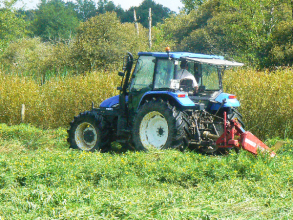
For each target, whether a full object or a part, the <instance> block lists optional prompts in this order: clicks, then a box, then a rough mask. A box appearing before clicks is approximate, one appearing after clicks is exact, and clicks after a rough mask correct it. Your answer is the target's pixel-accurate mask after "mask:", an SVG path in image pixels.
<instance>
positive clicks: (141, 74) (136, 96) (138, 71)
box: [128, 56, 156, 116]
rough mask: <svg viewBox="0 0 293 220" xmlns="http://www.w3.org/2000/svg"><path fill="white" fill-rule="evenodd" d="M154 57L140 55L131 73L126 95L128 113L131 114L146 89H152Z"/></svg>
mask: <svg viewBox="0 0 293 220" xmlns="http://www.w3.org/2000/svg"><path fill="white" fill-rule="evenodd" d="M155 64H156V58H155V57H153V56H140V57H139V58H138V60H137V63H136V66H135V69H134V72H133V74H132V79H131V84H130V88H129V96H128V110H129V115H130V116H133V115H134V113H135V111H136V109H137V107H138V105H139V102H140V100H141V98H142V96H143V94H145V93H146V92H148V91H151V90H152V89H153V77H154V70H155Z"/></svg>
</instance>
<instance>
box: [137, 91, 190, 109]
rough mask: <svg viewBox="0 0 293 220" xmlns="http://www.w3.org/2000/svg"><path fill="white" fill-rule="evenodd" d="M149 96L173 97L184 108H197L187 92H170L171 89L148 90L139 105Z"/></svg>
mask: <svg viewBox="0 0 293 220" xmlns="http://www.w3.org/2000/svg"><path fill="white" fill-rule="evenodd" d="M148 97H162V98H163V97H167V98H171V99H173V100H174V101H176V102H177V104H179V106H181V107H182V108H195V104H194V102H193V101H192V100H191V99H190V98H189V97H188V95H187V93H185V92H170V91H149V92H146V93H145V94H144V95H143V96H142V98H141V100H140V103H139V105H138V107H139V106H140V105H141V103H142V102H143V101H144V100H145V99H147V98H148Z"/></svg>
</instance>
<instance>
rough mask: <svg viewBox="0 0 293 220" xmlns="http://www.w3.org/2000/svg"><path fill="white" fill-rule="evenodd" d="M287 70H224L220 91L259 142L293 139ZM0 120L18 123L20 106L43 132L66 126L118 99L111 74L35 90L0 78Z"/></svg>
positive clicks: (19, 79)
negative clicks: (233, 101)
mask: <svg viewBox="0 0 293 220" xmlns="http://www.w3.org/2000/svg"><path fill="white" fill-rule="evenodd" d="M291 72H292V70H291V69H283V70H282V69H279V70H277V71H275V72H267V71H261V72H259V71H256V70H253V69H243V70H237V71H236V70H234V71H232V70H231V71H227V72H226V73H225V78H224V91H225V92H228V93H231V94H236V95H237V98H238V99H239V100H240V102H241V109H240V111H241V113H242V114H243V119H244V122H245V124H246V125H247V126H246V129H247V130H250V131H251V132H252V133H253V134H255V135H256V136H257V137H259V138H261V139H267V138H271V137H280V138H293V121H292V118H293V115H292V111H290V109H292V107H293V99H292V95H291V94H292V93H293V87H292V85H293V81H292V77H291ZM0 76H1V77H0V94H1V97H0V112H1V114H0V121H1V122H4V123H8V124H18V123H19V122H20V110H21V104H25V105H26V119H25V120H26V122H27V123H31V124H33V125H35V126H39V127H44V128H48V127H51V128H56V127H60V126H67V125H68V123H69V121H71V120H72V119H73V117H74V116H75V115H77V114H79V113H80V112H83V111H85V110H88V109H90V106H91V103H92V102H94V103H95V106H98V105H99V104H100V103H101V102H102V101H103V100H105V99H107V98H109V97H112V96H114V95H117V93H118V92H117V90H116V87H117V86H119V82H120V78H119V77H118V76H117V74H116V71H112V72H111V73H110V72H104V73H103V72H98V73H88V74H85V75H78V76H72V75H67V76H63V77H51V78H50V79H47V81H46V82H45V84H43V85H42V86H40V83H39V82H40V81H35V80H34V79H32V78H31V77H23V76H9V75H7V74H1V75H0Z"/></svg>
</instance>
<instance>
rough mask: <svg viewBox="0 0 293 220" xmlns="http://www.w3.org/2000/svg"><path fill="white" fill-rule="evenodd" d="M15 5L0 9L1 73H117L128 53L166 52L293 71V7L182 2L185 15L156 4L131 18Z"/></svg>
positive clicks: (268, 2)
mask: <svg viewBox="0 0 293 220" xmlns="http://www.w3.org/2000/svg"><path fill="white" fill-rule="evenodd" d="M17 1H18V0H6V1H4V3H2V8H1V9H0V21H1V22H0V62H1V67H2V71H3V70H5V71H8V72H21V73H22V74H24V73H25V72H27V73H36V74H41V75H46V74H48V72H56V73H60V72H64V71H65V72H67V71H69V70H70V71H73V72H75V73H84V72H86V71H92V70H95V69H103V70H107V69H110V66H112V67H113V65H114V66H115V65H117V66H118V65H119V63H120V61H121V57H123V54H124V53H125V52H126V51H131V52H133V53H134V54H135V53H137V52H138V51H149V50H151V51H163V48H164V47H165V46H171V48H172V50H173V51H189V52H196V53H207V54H218V55H223V56H225V57H226V58H227V59H235V60H237V61H242V62H245V63H246V64H247V65H250V66H254V67H257V68H260V69H261V68H275V67H279V66H291V65H292V63H293V33H292V30H293V19H292V2H291V1H289V0H258V1H255V0H238V1H233V0H181V1H182V3H183V5H184V7H183V8H182V10H181V12H180V13H179V14H176V13H175V12H172V11H171V10H170V9H168V8H166V7H163V6H162V5H160V4H157V3H156V2H155V1H153V0H144V1H143V2H142V3H141V5H140V6H138V7H132V8H130V9H128V10H123V9H122V8H121V7H120V6H119V5H118V6H116V5H115V4H114V3H113V2H112V1H108V0H99V1H98V2H97V4H96V3H95V2H94V1H93V0H77V1H76V2H75V3H73V2H65V1H63V0H42V1H41V3H40V4H39V5H38V7H37V9H34V10H22V9H15V8H14V5H15V3H17ZM149 8H152V20H153V26H152V41H153V43H152V48H149V46H148V34H147V28H148V9H149ZM134 10H135V11H136V14H137V17H138V22H139V27H138V28H139V30H140V31H139V33H138V32H137V31H136V30H135V27H134V24H133V23H134V18H133V13H134ZM112 67H111V68H112Z"/></svg>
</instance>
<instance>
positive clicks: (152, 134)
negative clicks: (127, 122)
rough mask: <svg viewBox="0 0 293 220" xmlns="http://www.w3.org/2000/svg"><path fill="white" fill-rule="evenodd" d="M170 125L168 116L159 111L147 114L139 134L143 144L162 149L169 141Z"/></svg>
mask: <svg viewBox="0 0 293 220" xmlns="http://www.w3.org/2000/svg"><path fill="white" fill-rule="evenodd" d="M168 134H169V127H168V122H167V120H166V118H165V117H164V116H163V115H162V114H161V113H160V112H157V111H152V112H149V113H148V114H146V115H145V116H144V117H143V119H142V121H141V123H140V129H139V135H140V140H141V143H142V145H143V146H144V147H145V148H147V147H155V148H157V149H162V148H163V147H164V145H165V144H166V142H167V139H168Z"/></svg>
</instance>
